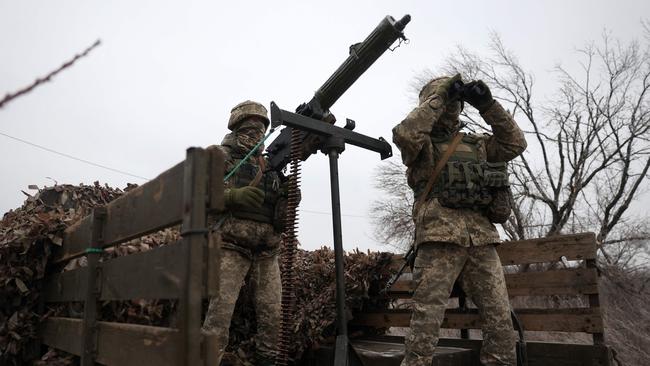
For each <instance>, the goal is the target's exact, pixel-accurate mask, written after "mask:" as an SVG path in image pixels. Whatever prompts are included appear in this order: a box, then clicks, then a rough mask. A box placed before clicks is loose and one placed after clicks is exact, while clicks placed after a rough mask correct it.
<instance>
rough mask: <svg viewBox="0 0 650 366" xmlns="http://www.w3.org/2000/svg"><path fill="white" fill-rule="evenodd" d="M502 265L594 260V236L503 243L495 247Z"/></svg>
mask: <svg viewBox="0 0 650 366" xmlns="http://www.w3.org/2000/svg"><path fill="white" fill-rule="evenodd" d="M497 252H499V257H500V258H501V263H502V264H503V265H512V264H529V263H543V262H555V261H559V260H561V258H562V257H566V259H567V260H583V259H595V258H596V235H595V234H594V233H584V234H575V235H561V236H554V237H549V238H540V239H531V240H520V241H512V242H504V243H502V244H500V245H499V246H497Z"/></svg>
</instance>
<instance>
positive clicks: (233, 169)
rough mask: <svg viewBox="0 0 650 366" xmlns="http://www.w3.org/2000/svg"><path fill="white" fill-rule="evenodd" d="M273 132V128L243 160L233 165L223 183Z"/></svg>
mask: <svg viewBox="0 0 650 366" xmlns="http://www.w3.org/2000/svg"><path fill="white" fill-rule="evenodd" d="M273 132H275V128H271V130H270V131H269V133H268V134H267V135H266V136H264V138H263V139H262V140H260V142H258V143H257V145H255V146H253V148H252V149H251V151H249V152H248V154H246V156H244V158H243V159H241V160H240V161H239V163H237V165H235V167H234V168H232V170H231V171H230V172H229V173H228V174H226V176H225V177H224V178H223V181H224V182H226V181H227V180H228V179H230V177H232V175H233V174H235V172H236V171H237V170H238V169H239V168H240V167H241V166H242V164H244V163H245V162H246V160H248V159H249V158H250V157H251V156H252V155H253V154H255V152H256V151H257V149H259V147H260V146H262V144H263V143H264V141H266V139H268V138H269V137H270V136H271V135H272V134H273Z"/></svg>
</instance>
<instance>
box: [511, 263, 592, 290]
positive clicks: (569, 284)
mask: <svg viewBox="0 0 650 366" xmlns="http://www.w3.org/2000/svg"><path fill="white" fill-rule="evenodd" d="M505 277H506V285H507V286H508V295H510V297H514V296H547V295H589V294H597V293H598V271H597V270H596V269H594V268H576V269H565V270H554V271H544V272H523V273H509V274H506V275H505Z"/></svg>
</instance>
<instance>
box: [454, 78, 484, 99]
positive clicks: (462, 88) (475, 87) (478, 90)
mask: <svg viewBox="0 0 650 366" xmlns="http://www.w3.org/2000/svg"><path fill="white" fill-rule="evenodd" d="M486 92H487V90H486V88H485V87H484V86H483V85H481V84H477V83H472V85H469V84H465V83H463V82H462V81H461V80H458V81H456V82H454V83H453V84H452V85H451V87H450V88H449V100H450V101H455V100H461V101H464V100H465V96H466V95H469V94H474V95H484V94H485V93H486Z"/></svg>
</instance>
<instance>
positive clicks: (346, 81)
mask: <svg viewBox="0 0 650 366" xmlns="http://www.w3.org/2000/svg"><path fill="white" fill-rule="evenodd" d="M410 21H411V16H410V15H405V16H404V17H402V19H400V20H399V21H396V20H395V19H394V18H393V17H391V16H386V17H385V18H384V19H382V21H381V22H380V23H379V25H377V27H375V29H374V30H373V31H372V33H370V35H369V36H368V37H366V39H365V40H364V41H363V42H360V43H357V44H354V45H352V46H350V55H349V56H348V58H347V59H346V60H345V61H344V62H343V63H342V64H341V66H339V67H338V69H336V71H335V72H334V73H333V74H332V75H331V76H330V77H329V78H328V79H327V81H325V83H324V84H323V85H322V86H321V87H320V88H319V89H318V90H317V91H316V92H315V93H314V97H313V98H312V99H311V100H310V101H309V102H308V103H303V104H301V105H300V106H299V107H298V108H296V113H298V114H301V115H304V116H308V117H311V118H315V119H320V120H323V119H325V118H326V117H327V116H328V115H329V108H330V107H332V105H334V103H335V102H336V101H337V100H338V99H339V98H340V97H341V96H342V95H343V94H344V93H345V92H346V91H347V90H348V89H349V88H350V86H352V84H354V82H355V81H357V79H359V77H360V76H361V75H362V74H363V73H364V72H365V71H366V70H368V68H369V67H370V66H371V65H372V64H373V63H374V62H375V61H377V59H378V58H379V57H380V56H381V55H382V54H383V53H384V52H386V50H388V49H389V48H390V46H391V45H392V44H393V43H394V42H395V41H396V40H397V39H399V38H402V39H406V38H405V36H404V33H403V30H404V28H405V27H406V25H407V24H408V23H409V22H410ZM290 139H291V131H290V129H289V128H285V129H284V130H283V131H282V132H281V133H280V135H279V136H278V137H277V138H276V139H275V140H273V142H271V144H270V145H269V147H268V148H267V149H266V153H267V155H268V159H269V162H270V164H269V165H270V167H269V168H270V169H273V170H276V171H280V170H282V169H284V167H285V166H286V165H287V164H288V163H289V153H290V150H291V149H290V144H289V142H290ZM317 142H318V138H317V137H315V136H312V135H309V134H305V136H304V137H303V149H304V153H303V154H302V159H303V160H305V159H307V157H309V155H311V154H313V153H315V152H316V151H317V147H316V145H317Z"/></svg>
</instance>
